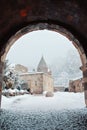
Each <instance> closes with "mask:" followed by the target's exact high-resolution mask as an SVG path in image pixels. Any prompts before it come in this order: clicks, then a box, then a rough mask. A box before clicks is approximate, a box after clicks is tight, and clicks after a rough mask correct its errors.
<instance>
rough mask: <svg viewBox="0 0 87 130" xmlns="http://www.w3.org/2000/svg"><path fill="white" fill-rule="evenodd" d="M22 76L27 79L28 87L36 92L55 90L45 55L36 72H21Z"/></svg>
mask: <svg viewBox="0 0 87 130" xmlns="http://www.w3.org/2000/svg"><path fill="white" fill-rule="evenodd" d="M20 78H21V79H22V80H25V81H27V83H28V88H27V89H29V88H30V91H31V92H32V93H34V94H42V93H43V92H45V91H47V92H52V93H53V91H54V84H53V78H52V75H51V71H49V69H48V67H47V64H46V62H45V60H44V58H43V57H42V58H41V60H40V62H39V64H38V67H37V71H36V72H35V71H34V72H31V73H22V74H20Z"/></svg>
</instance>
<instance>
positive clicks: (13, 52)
mask: <svg viewBox="0 0 87 130" xmlns="http://www.w3.org/2000/svg"><path fill="white" fill-rule="evenodd" d="M70 49H74V50H76V48H75V47H74V46H73V45H72V43H71V42H70V41H69V40H68V39H67V38H66V37H64V36H62V35H61V34H59V33H56V32H54V31H48V30H43V31H33V32H30V33H28V34H26V35H24V36H22V37H21V38H20V39H18V40H17V41H16V42H15V43H14V44H13V46H12V47H11V48H10V50H9V52H8V54H7V57H6V59H8V60H9V62H10V63H15V64H22V65H25V66H27V67H28V68H29V66H33V67H37V65H38V63H39V61H40V59H41V57H42V55H43V56H44V59H45V61H46V62H47V64H49V65H50V64H52V63H53V61H55V60H56V59H57V60H58V59H60V58H61V57H66V55H67V53H68V50H70Z"/></svg>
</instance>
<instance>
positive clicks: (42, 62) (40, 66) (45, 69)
mask: <svg viewBox="0 0 87 130" xmlns="http://www.w3.org/2000/svg"><path fill="white" fill-rule="evenodd" d="M37 71H38V72H44V73H48V67H47V64H46V62H45V60H44V58H43V56H42V58H41V60H40V62H39V64H38V67H37Z"/></svg>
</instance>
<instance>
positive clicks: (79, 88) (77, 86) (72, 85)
mask: <svg viewBox="0 0 87 130" xmlns="http://www.w3.org/2000/svg"><path fill="white" fill-rule="evenodd" d="M83 91H84V87H83V85H82V79H77V80H74V81H70V82H69V92H83Z"/></svg>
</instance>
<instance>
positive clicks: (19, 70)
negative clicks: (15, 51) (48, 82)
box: [14, 64, 28, 73]
mask: <svg viewBox="0 0 87 130" xmlns="http://www.w3.org/2000/svg"><path fill="white" fill-rule="evenodd" d="M14 69H15V71H16V72H17V73H26V72H28V68H27V67H25V66H23V65H20V64H17V65H15V68H14Z"/></svg>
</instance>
